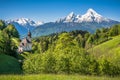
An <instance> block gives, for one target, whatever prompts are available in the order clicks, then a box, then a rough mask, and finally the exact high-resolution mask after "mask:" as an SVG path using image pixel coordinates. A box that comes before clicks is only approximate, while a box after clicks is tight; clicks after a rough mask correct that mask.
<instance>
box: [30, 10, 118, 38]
mask: <svg viewBox="0 0 120 80" xmlns="http://www.w3.org/2000/svg"><path fill="white" fill-rule="evenodd" d="M114 24H120V22H118V21H115V20H112V19H109V18H105V17H103V16H102V15H100V14H98V13H97V12H96V11H95V10H93V9H88V10H87V12H86V13H85V14H83V15H79V14H78V15H75V14H74V13H73V12H71V13H70V14H68V15H67V16H66V17H64V18H60V19H58V20H57V21H55V22H50V23H45V24H43V25H40V26H38V27H36V28H35V29H34V30H33V31H32V35H33V36H34V37H38V36H42V35H48V34H51V33H56V32H57V33H59V32H62V31H68V32H69V31H72V30H87V31H89V32H91V33H94V32H95V30H96V29H98V28H103V27H111V26H112V25H114Z"/></svg>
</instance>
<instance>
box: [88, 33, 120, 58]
mask: <svg viewBox="0 0 120 80" xmlns="http://www.w3.org/2000/svg"><path fill="white" fill-rule="evenodd" d="M88 52H90V53H91V54H93V55H94V56H95V57H96V58H101V57H105V58H106V59H109V60H111V59H112V60H116V59H119V58H120V35H119V36H116V37H113V38H112V39H111V40H109V41H107V42H104V43H102V44H100V45H97V46H95V47H93V48H92V49H90V50H88ZM119 60H120V59H119Z"/></svg>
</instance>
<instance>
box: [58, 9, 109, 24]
mask: <svg viewBox="0 0 120 80" xmlns="http://www.w3.org/2000/svg"><path fill="white" fill-rule="evenodd" d="M110 20H111V19H107V18H105V17H103V16H101V15H100V14H98V13H97V12H96V11H94V10H93V9H91V8H90V9H88V11H87V12H86V13H85V14H84V15H75V14H74V12H71V13H70V14H69V15H68V16H67V17H65V18H64V19H59V20H57V21H56V22H58V23H59V22H64V23H66V22H76V23H82V22H97V23H100V22H103V21H106V22H109V21H110Z"/></svg>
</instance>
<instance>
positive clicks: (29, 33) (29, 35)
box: [28, 29, 31, 38]
mask: <svg viewBox="0 0 120 80" xmlns="http://www.w3.org/2000/svg"><path fill="white" fill-rule="evenodd" d="M28 37H30V38H31V32H30V30H29V29H28Z"/></svg>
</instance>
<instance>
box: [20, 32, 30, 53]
mask: <svg viewBox="0 0 120 80" xmlns="http://www.w3.org/2000/svg"><path fill="white" fill-rule="evenodd" d="M31 50H32V40H31V32H30V31H28V34H27V37H25V38H24V39H22V40H21V42H20V45H19V47H18V53H22V52H24V51H31Z"/></svg>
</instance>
